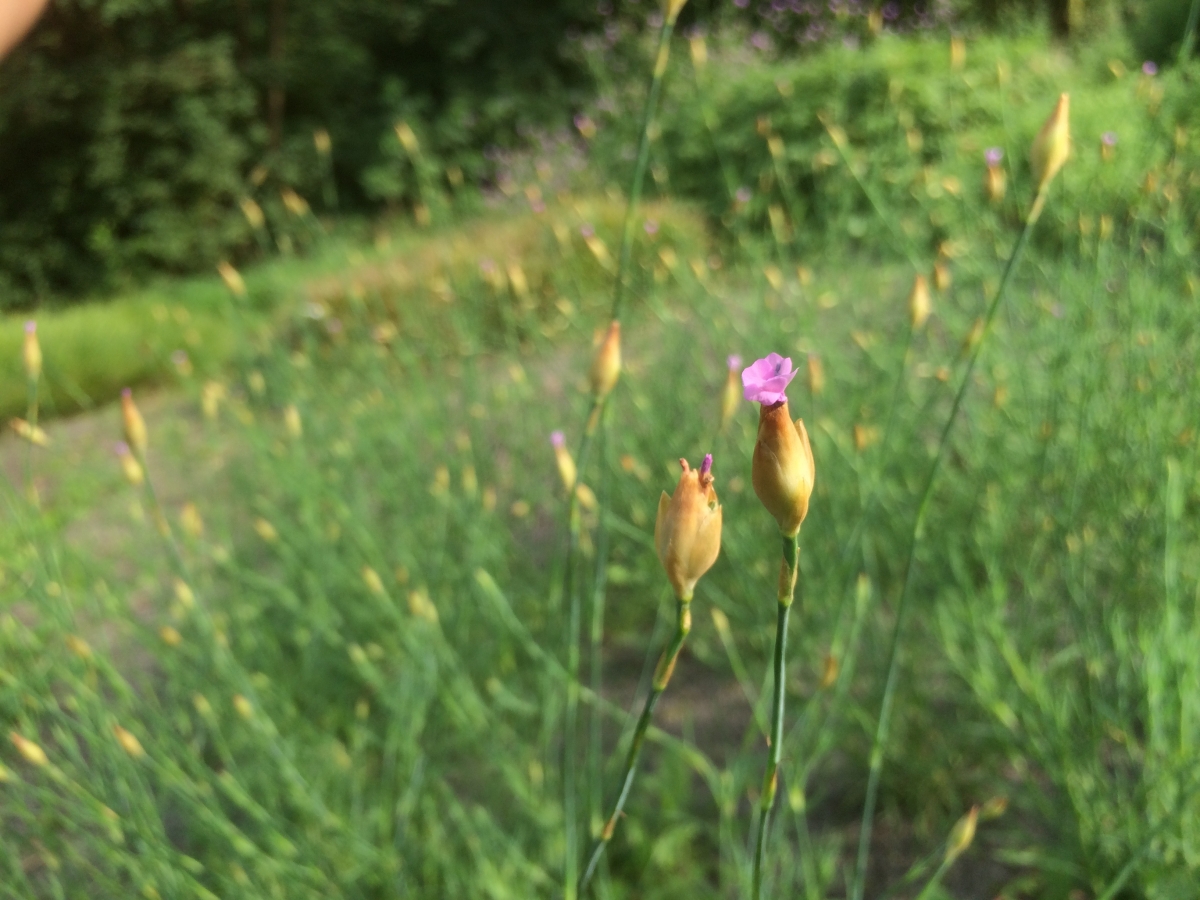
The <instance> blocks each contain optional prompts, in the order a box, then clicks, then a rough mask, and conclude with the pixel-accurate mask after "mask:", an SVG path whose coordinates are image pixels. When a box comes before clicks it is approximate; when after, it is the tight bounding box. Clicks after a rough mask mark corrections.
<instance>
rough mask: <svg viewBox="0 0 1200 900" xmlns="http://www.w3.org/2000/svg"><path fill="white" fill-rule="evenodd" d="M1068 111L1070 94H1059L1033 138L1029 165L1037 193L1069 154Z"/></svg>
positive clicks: (1069, 131)
mask: <svg viewBox="0 0 1200 900" xmlns="http://www.w3.org/2000/svg"><path fill="white" fill-rule="evenodd" d="M1070 111H1071V96H1070V94H1061V95H1060V96H1059V98H1058V103H1057V104H1056V105H1055V107H1054V112H1052V113H1051V114H1050V118H1048V119H1047V120H1046V124H1045V125H1043V126H1042V130H1041V131H1039V132H1038V136H1037V137H1036V138H1034V141H1033V147H1032V148H1031V149H1030V151H1029V165H1030V167H1031V168H1032V169H1033V177H1034V178H1035V179H1037V185H1038V191H1041V190H1042V189H1043V188H1044V187H1045V186H1046V185H1048V184H1049V183H1050V181H1051V179H1053V178H1054V176H1055V175H1057V174H1058V170H1059V169H1061V168H1062V167H1063V165H1064V164H1065V163H1066V161H1067V156H1068V154H1069V153H1070V152H1071V126H1070V121H1069V120H1070Z"/></svg>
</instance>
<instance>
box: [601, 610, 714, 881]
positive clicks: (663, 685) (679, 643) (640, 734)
mask: <svg viewBox="0 0 1200 900" xmlns="http://www.w3.org/2000/svg"><path fill="white" fill-rule="evenodd" d="M676 605H677V611H678V619H677V623H676V627H675V636H674V637H673V638H672V639H671V642H670V643H669V644H668V645H667V648H666V650H665V651H663V655H662V656H661V657H660V658H659V661H658V667H657V668H656V669H655V670H654V682H653V684H652V685H651V688H650V693H649V694H648V695H647V696H646V704H645V706H643V707H642V715H641V717H640V718H639V719H638V723H637V728H636V729H635V730H634V732H633V740H632V742H631V743H630V744H629V752H628V754H627V755H626V757H625V775H624V776H623V777H622V779H621V793H620V794H618V795H617V802H616V803H615V804H614V805H613V811H612V814H611V815H610V816H609V817H608V820H607V821H606V822H605V823H604V828H603V829H602V830H601V831H600V837H599V839H598V840H597V841H596V846H595V847H594V848H593V849H592V855H591V858H590V859H589V860H588V864H587V868H586V869H585V870H584V872H583V877H582V878H580V879H579V895H580V896H582V895H583V892H584V891H585V890H587V886H588V884H589V883H590V882H591V880H592V876H593V875H595V873H596V867H597V866H598V865H599V864H600V858H601V857H602V856H603V855H604V850H605V848H606V847H607V846H608V842H609V841H611V840H612V836H613V832H614V831H616V828H617V820H618V819H620V817H621V813H622V811H623V810H624V809H625V801H626V800H628V799H629V791H630V789H631V788H632V787H633V779H634V776H635V775H636V774H637V764H638V758H639V757H640V756H641V753H642V745H643V744H644V743H645V741H646V730H647V729H648V728H649V727H650V720H651V718H652V717H653V715H654V707H655V706H656V705H658V698H659V697H661V696H662V694H663V691H665V690H666V689H667V684H668V683H669V682H670V681H671V674H672V673H673V672H674V671H675V662H676V660H678V659H679V651H680V650H681V649H682V648H683V642H684V640H685V639H686V638H687V636H688V632H689V631H691V630H692V608H691V607H692V604H691V598H690V597H689V598H687V599H684V598H682V597H680V598H678V600H677V601H676Z"/></svg>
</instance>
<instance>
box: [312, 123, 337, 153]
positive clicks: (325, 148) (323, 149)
mask: <svg viewBox="0 0 1200 900" xmlns="http://www.w3.org/2000/svg"><path fill="white" fill-rule="evenodd" d="M313 146H314V147H316V148H317V153H319V154H321V156H328V155H329V154H330V152H332V150H333V141H332V140H331V139H330V137H329V132H328V131H326V130H325V129H324V128H318V129H317V130H316V131H314V132H313Z"/></svg>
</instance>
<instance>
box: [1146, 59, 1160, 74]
mask: <svg viewBox="0 0 1200 900" xmlns="http://www.w3.org/2000/svg"><path fill="white" fill-rule="evenodd" d="M1142 73H1143V74H1145V75H1149V76H1151V77H1154V76H1155V75H1157V74H1158V63H1156V62H1154V60H1151V59H1148V60H1146V61H1145V62H1144V63H1142Z"/></svg>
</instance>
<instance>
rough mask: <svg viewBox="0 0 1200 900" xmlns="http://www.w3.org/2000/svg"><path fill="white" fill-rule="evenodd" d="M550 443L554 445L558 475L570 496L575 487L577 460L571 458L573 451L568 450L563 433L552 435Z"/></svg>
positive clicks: (557, 432) (553, 433)
mask: <svg viewBox="0 0 1200 900" xmlns="http://www.w3.org/2000/svg"><path fill="white" fill-rule="evenodd" d="M550 443H551V444H553V445H554V461H555V463H557V464H558V475H559V477H560V478H561V479H562V483H563V487H565V488H566V489H567V493H568V494H569V493H570V492H571V491H572V490H573V489H574V487H575V476H576V472H575V460H574V459H572V458H571V451H570V450H568V449H567V439H566V438H565V437H564V436H563V433H562V432H561V431H555V432H552V433H551V435H550Z"/></svg>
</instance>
